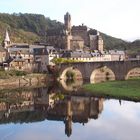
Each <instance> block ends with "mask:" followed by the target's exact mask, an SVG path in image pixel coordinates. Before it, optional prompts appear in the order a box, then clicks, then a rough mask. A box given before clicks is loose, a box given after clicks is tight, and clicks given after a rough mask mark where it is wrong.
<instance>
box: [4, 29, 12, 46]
mask: <svg viewBox="0 0 140 140" xmlns="http://www.w3.org/2000/svg"><path fill="white" fill-rule="evenodd" d="M10 44H11V41H10V37H9V33H8V31H7V29H6V32H5V38H4V48H7V46H9V45H10Z"/></svg>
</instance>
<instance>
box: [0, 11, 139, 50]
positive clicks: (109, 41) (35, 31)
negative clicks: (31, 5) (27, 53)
mask: <svg viewBox="0 0 140 140" xmlns="http://www.w3.org/2000/svg"><path fill="white" fill-rule="evenodd" d="M61 27H63V23H61V22H58V21H56V20H51V19H50V18H46V17H45V16H44V15H40V14H22V13H19V14H15V13H14V14H5V13H0V43H1V42H2V40H3V37H4V34H5V30H6V29H8V31H9V34H10V38H11V41H12V42H19V43H20V42H25V43H33V42H35V41H39V40H41V39H43V38H44V37H45V32H46V31H47V30H48V29H51V28H61ZM101 35H102V37H103V40H104V44H105V48H106V49H107V50H108V49H121V50H125V49H129V50H133V51H135V50H140V40H136V41H134V42H132V43H131V42H126V41H124V40H122V39H118V38H114V37H111V36H108V35H106V34H104V33H101Z"/></svg>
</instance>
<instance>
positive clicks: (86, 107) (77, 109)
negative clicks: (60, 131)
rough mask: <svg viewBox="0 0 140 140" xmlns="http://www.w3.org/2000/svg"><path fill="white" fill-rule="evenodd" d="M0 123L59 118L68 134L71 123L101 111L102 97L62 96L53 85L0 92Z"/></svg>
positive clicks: (81, 121) (57, 119)
mask: <svg viewBox="0 0 140 140" xmlns="http://www.w3.org/2000/svg"><path fill="white" fill-rule="evenodd" d="M0 100H1V102H0V123H9V122H14V123H16V122H20V123H23V122H34V121H42V120H45V119H47V120H56V121H63V122H64V124H65V134H66V135H67V136H70V135H71V133H72V122H74V123H76V122H78V123H82V124H85V123H87V122H88V121H89V119H91V118H93V119H97V118H98V117H99V114H100V113H101V112H102V110H103V101H104V100H103V99H102V98H95V97H83V96H70V95H63V94H62V93H60V91H59V90H56V89H54V88H53V87H48V88H37V89H33V90H31V91H20V92H19V91H14V93H13V92H10V93H2V94H0Z"/></svg>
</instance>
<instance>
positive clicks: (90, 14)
mask: <svg viewBox="0 0 140 140" xmlns="http://www.w3.org/2000/svg"><path fill="white" fill-rule="evenodd" d="M139 6H140V0H0V12H1V13H19V12H21V13H36V14H43V15H45V16H46V17H50V18H51V19H52V20H57V21H60V22H64V18H63V17H64V14H65V13H66V12H69V13H70V14H71V20H72V25H81V24H85V25H87V26H88V27H90V28H94V29H97V30H99V31H101V32H103V33H106V34H108V35H111V36H113V37H117V38H121V39H124V40H127V41H133V40H135V39H140V8H139Z"/></svg>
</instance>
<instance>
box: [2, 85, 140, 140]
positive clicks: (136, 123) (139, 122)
mask: <svg viewBox="0 0 140 140" xmlns="http://www.w3.org/2000/svg"><path fill="white" fill-rule="evenodd" d="M0 101H1V102H0V140H67V139H69V140H93V139H96V140H139V139H140V138H139V136H140V132H139V130H140V103H135V102H129V101H123V100H121V101H119V100H114V99H104V98H96V97H88V96H81V95H80V94H77V95H73V96H70V95H68V94H67V95H66V94H65V95H62V91H61V90H60V89H54V88H53V86H51V87H47V88H36V89H33V90H28V91H26V90H25V91H14V92H9V93H2V94H0Z"/></svg>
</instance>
